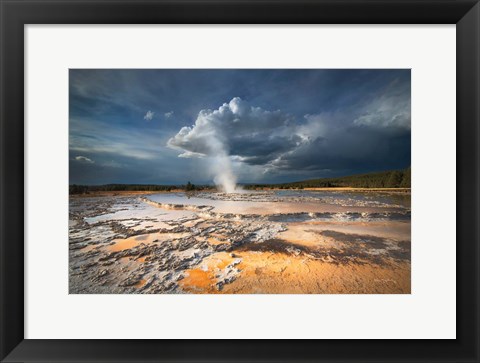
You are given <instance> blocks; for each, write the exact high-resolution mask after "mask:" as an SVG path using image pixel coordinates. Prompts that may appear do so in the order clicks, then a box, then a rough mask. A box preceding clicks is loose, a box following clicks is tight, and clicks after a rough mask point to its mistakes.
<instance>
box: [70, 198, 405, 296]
mask: <svg viewBox="0 0 480 363" xmlns="http://www.w3.org/2000/svg"><path fill="white" fill-rule="evenodd" d="M69 215H70V221H69V269H70V272H69V288H70V293H74V294H92V293H96V294H98V293H100V294H103V293H114V294H123V293H149V294H150V293H153V294H156V293H240V294H249V293H355V294H356V293H410V255H411V246H410V194H401V195H399V194H395V193H373V192H363V193H355V192H345V191H342V192H335V191H328V192H322V191H319V192H313V191H267V192H243V193H235V194H223V193H197V194H189V195H187V194H185V193H159V194H148V195H107V196H86V197H71V198H70V211H69Z"/></svg>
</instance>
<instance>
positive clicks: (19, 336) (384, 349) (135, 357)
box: [0, 0, 480, 362]
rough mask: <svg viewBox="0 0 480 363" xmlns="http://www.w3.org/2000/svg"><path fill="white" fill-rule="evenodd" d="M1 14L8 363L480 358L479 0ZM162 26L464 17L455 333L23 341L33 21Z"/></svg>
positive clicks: (26, 7)
mask: <svg viewBox="0 0 480 363" xmlns="http://www.w3.org/2000/svg"><path fill="white" fill-rule="evenodd" d="M0 12H1V58H0V59H1V76H0V79H1V90H0V93H1V101H0V102H1V104H0V110H1V123H0V137H1V158H0V163H1V164H0V176H1V183H0V198H1V199H0V201H1V209H0V228H1V235H0V238H1V239H0V247H1V250H0V257H1V271H0V272H1V291H0V308H1V311H0V344H1V345H0V359H1V360H2V361H5V362H63V361H65V362H74V361H75V362H93V361H102V362H113V361H117V362H126V361H128V362H135V361H148V362H151V361H159V362H166V361H172V362H175V361H177V362H179V361H182V362H187V361H188V362H190V361H192V362H199V361H205V362H207V361H231V362H246V361H248V362H253V361H255V362H277V361H278V362H279V361H292V362H293V361H298V362H301V361H325V362H327V361H328V362H351V361H357V362H394V361H395V362H427V361H428V362H479V359H480V358H479V357H480V354H479V334H478V332H479V305H478V302H479V213H478V212H479V204H480V202H479V196H480V194H479V185H480V184H479V136H480V135H479V125H480V108H479V99H480V93H479V88H480V45H479V44H480V5H479V3H478V0H458V1H455V0H404V1H399V0H392V1H389V0H337V1H332V0H317V1H309V0H299V1H295V0H279V1H267V0H243V1H241V0H223V1H219V0H197V1H193V0H186V1H184V0H166V1H162V0H140V1H135V0H123V1H122V0H95V1H91V0H76V1H69V0H46V1H36V0H0ZM157 23H169V24H172V23H190V24H210V23H211V24H218V23H222V24H227V23H232V24H243V23H245V24H260V23H262V24H294V23H296V24H317V23H324V24H456V29H457V30H456V41H457V43H456V47H457V49H456V52H457V53H456V61H457V70H456V75H457V86H456V87H457V96H456V104H457V113H456V116H457V117H456V127H457V133H456V147H457V170H456V173H457V174H456V180H457V191H456V196H457V220H456V225H457V232H456V235H457V254H456V258H457V261H456V262H457V339H454V340H408V339H406V340H220V341H213V340H29V339H24V322H25V321H24V319H25V318H24V240H23V238H24V212H25V211H24V201H25V195H24V177H25V174H24V147H25V144H24V91H25V90H24V55H25V54H24V26H25V25H26V24H157ZM59 51H61V50H59ZM438 172H439V173H441V171H438ZM226 318H227V317H226ZM438 319H442V317H441V316H439V317H438Z"/></svg>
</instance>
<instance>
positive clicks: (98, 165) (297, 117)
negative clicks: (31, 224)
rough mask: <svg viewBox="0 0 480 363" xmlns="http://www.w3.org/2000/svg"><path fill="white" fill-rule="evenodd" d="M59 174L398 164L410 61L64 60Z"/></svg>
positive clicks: (239, 174) (405, 130)
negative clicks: (152, 64) (80, 65)
mask: <svg viewBox="0 0 480 363" xmlns="http://www.w3.org/2000/svg"><path fill="white" fill-rule="evenodd" d="M69 88H70V115H69V117H70V121H69V122H70V138H69V148H70V150H69V158H70V183H71V184H106V183H142V184H143V183H145V184H185V183H186V182H187V181H191V182H193V183H198V184H200V183H205V184H206V183H209V184H210V183H213V180H214V179H215V178H217V177H218V173H220V172H226V173H230V174H232V175H234V177H235V179H236V180H237V181H239V182H241V183H242V182H243V183H248V182H269V183H270V182H286V181H296V180H303V179H310V178H319V177H331V176H342V175H350V174H356V173H364V172H371V171H381V170H391V169H401V168H405V167H408V166H410V136H411V130H410V123H411V119H410V70H70V85H69Z"/></svg>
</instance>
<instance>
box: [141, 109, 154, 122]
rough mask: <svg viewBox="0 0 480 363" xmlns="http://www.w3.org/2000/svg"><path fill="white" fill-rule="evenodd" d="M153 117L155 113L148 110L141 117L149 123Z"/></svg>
mask: <svg viewBox="0 0 480 363" xmlns="http://www.w3.org/2000/svg"><path fill="white" fill-rule="evenodd" d="M153 116H155V112H153V111H150V110H148V111H147V113H146V114H145V116H143V119H144V120H147V121H151V120H152V119H153Z"/></svg>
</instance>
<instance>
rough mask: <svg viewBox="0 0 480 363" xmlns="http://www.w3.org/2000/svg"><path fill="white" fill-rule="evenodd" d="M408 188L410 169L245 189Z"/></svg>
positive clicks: (253, 186) (263, 185) (256, 185)
mask: <svg viewBox="0 0 480 363" xmlns="http://www.w3.org/2000/svg"><path fill="white" fill-rule="evenodd" d="M265 187H267V188H268V187H271V188H281V189H303V188H338V187H351V188H410V168H407V169H404V170H389V171H382V172H376V173H368V174H357V175H350V176H344V177H338V178H321V179H310V180H303V181H297V182H292V183H282V184H251V185H246V186H245V188H246V189H256V188H265Z"/></svg>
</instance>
